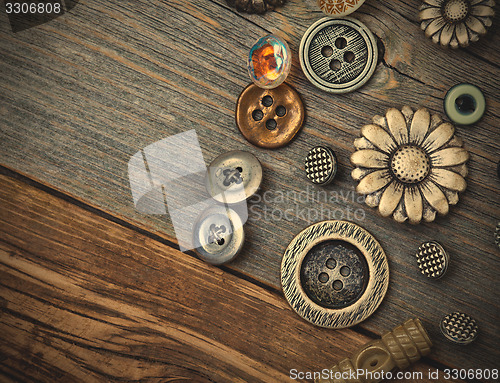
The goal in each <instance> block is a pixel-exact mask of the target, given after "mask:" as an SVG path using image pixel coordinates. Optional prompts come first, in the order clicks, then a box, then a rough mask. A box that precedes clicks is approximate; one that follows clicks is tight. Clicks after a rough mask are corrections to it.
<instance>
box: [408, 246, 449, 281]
mask: <svg viewBox="0 0 500 383" xmlns="http://www.w3.org/2000/svg"><path fill="white" fill-rule="evenodd" d="M416 257H417V264H418V268H419V269H420V271H421V272H422V274H424V275H425V276H426V277H429V278H433V279H439V278H441V277H442V276H443V275H444V274H445V273H446V270H448V264H449V263H450V256H449V255H448V253H447V252H446V250H445V249H443V246H441V245H440V244H439V243H437V242H436V241H429V242H425V243H422V244H421V245H420V246H419V247H418V250H417V254H416Z"/></svg>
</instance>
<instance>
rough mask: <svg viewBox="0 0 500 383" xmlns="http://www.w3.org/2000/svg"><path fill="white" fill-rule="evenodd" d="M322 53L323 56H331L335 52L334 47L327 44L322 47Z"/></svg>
mask: <svg viewBox="0 0 500 383" xmlns="http://www.w3.org/2000/svg"><path fill="white" fill-rule="evenodd" d="M321 54H322V55H323V57H330V56H331V55H332V54H333V48H332V47H331V46H330V45H325V46H324V47H323V48H321Z"/></svg>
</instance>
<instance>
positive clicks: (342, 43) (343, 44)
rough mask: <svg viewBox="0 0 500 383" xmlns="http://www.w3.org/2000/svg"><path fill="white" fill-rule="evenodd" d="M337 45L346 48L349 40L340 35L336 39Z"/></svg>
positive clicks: (339, 47)
mask: <svg viewBox="0 0 500 383" xmlns="http://www.w3.org/2000/svg"><path fill="white" fill-rule="evenodd" d="M335 46H336V47H337V48H338V49H344V48H345V47H346V46H347V40H346V39H345V38H343V37H339V38H338V39H337V40H335Z"/></svg>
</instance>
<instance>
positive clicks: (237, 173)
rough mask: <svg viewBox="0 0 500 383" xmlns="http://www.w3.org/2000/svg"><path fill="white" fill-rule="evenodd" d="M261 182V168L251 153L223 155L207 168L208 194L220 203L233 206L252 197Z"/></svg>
mask: <svg viewBox="0 0 500 383" xmlns="http://www.w3.org/2000/svg"><path fill="white" fill-rule="evenodd" d="M261 182H262V166H261V164H260V162H259V160H258V159H257V157H255V156H254V155H253V154H252V153H249V152H245V151H242V150H233V151H231V152H227V153H223V154H221V155H220V156H219V157H217V158H216V159H215V160H213V161H212V163H211V164H210V166H209V168H208V172H207V178H206V187H207V191H208V193H209V194H210V195H211V196H212V198H214V199H215V200H217V201H218V202H221V203H228V204H235V203H238V202H242V201H244V200H246V199H247V198H250V197H251V196H252V195H254V194H255V193H256V192H257V190H259V187H260V184H261Z"/></svg>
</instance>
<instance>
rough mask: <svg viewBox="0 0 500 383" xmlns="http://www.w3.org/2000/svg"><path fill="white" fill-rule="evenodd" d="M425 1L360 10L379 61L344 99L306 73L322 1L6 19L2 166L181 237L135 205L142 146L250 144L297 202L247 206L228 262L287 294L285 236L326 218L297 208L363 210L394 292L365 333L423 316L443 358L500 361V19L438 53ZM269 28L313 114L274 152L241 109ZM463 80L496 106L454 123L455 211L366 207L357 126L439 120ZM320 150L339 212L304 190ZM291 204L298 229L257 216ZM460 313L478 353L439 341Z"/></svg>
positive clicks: (216, 149)
mask: <svg viewBox="0 0 500 383" xmlns="http://www.w3.org/2000/svg"><path fill="white" fill-rule="evenodd" d="M418 5H419V2H418V1H409V2H403V1H394V2H377V1H370V0H369V1H367V2H366V4H365V5H364V6H363V8H361V9H360V11H359V12H357V13H356V14H354V16H355V17H357V18H359V19H360V20H362V21H363V22H365V23H366V24H367V25H368V26H369V27H370V28H371V29H372V31H373V32H374V33H375V34H376V35H377V36H378V37H379V39H380V40H381V42H382V44H383V46H384V48H385V53H384V55H383V58H382V60H381V63H379V65H378V67H377V71H376V73H375V75H374V77H373V78H372V79H371V80H370V81H369V82H368V84H367V85H366V86H365V87H363V88H361V89H360V90H359V91H358V92H354V93H352V94H348V95H342V96H332V95H329V94H326V93H323V92H321V91H319V90H317V89H316V88H314V87H313V86H312V85H311V84H310V83H308V81H307V80H306V79H305V77H304V75H303V74H302V72H301V70H300V65H299V63H298V59H297V49H298V46H299V43H300V38H301V36H302V34H303V33H304V31H305V30H306V29H307V27H308V26H309V25H310V24H311V23H312V22H313V21H314V20H316V19H318V18H319V17H321V15H322V14H321V12H320V11H319V10H317V8H316V5H315V3H314V2H313V1H309V2H301V1H298V0H296V1H289V3H288V4H287V5H286V6H285V7H283V8H281V9H279V10H278V11H277V12H271V13H267V14H265V15H264V16H258V15H240V14H237V13H235V12H233V10H231V9H229V8H228V7H227V6H226V4H225V2H224V1H223V0H218V1H215V2H212V1H203V0H196V1H192V2H188V3H186V2H184V1H169V2H165V1H152V2H151V1H124V2H123V1H120V2H118V1H110V2H105V3H102V2H98V1H86V2H84V3H81V4H79V5H78V6H77V7H75V8H74V9H73V10H72V11H71V12H70V13H68V14H66V15H64V16H62V17H60V18H58V19H56V20H54V21H52V22H50V23H48V24H45V25H43V26H40V27H37V28H33V29H30V30H27V31H23V32H20V33H17V34H13V33H12V32H11V31H10V29H9V26H8V24H7V18H6V16H5V15H4V14H2V15H0V37H1V38H0V50H1V52H2V55H1V57H0V73H2V78H1V80H0V87H1V92H0V139H1V142H2V150H1V151H0V163H3V164H5V165H6V166H8V167H11V168H13V169H16V170H17V171H19V172H22V173H25V174H27V175H29V176H31V177H34V178H36V179H38V180H40V181H41V182H43V183H46V184H49V185H52V186H53V187H55V188H57V189H60V190H62V191H63V192H65V193H68V194H71V195H73V196H75V197H77V198H79V199H81V200H84V201H86V202H88V203H90V204H92V205H96V206H99V207H101V208H103V209H105V210H107V211H110V212H112V213H113V214H116V215H117V216H120V217H123V218H125V219H127V220H129V221H131V222H133V223H134V224H137V225H139V226H141V227H144V228H146V229H148V230H150V231H152V232H155V233H157V234H160V235H162V236H164V237H166V238H169V239H172V240H173V239H174V232H173V228H172V225H171V223H170V220H169V219H168V218H165V217H157V216H145V215H143V214H140V213H138V212H137V211H136V210H135V209H134V206H133V203H132V198H131V194H130V190H129V183H128V178H127V161H128V159H129V158H130V157H131V156H132V155H133V154H134V153H135V152H136V151H137V150H139V149H141V148H143V147H145V146H147V145H148V144H151V143H153V142H155V141H157V140H159V139H162V138H164V137H166V136H168V135H172V134H176V133H179V132H183V131H186V130H189V129H192V128H196V130H197V133H198V135H199V137H200V144H201V147H202V151H203V154H204V157H205V161H206V162H207V163H209V162H210V161H211V160H213V159H214V158H215V157H216V156H217V155H219V154H220V153H222V152H224V151H226V150H228V149H243V150H249V151H251V152H252V153H254V154H255V155H256V156H257V157H258V158H259V159H260V160H261V162H262V163H263V166H264V176H265V181H264V183H263V186H262V191H261V196H264V195H266V196H268V197H269V195H270V194H272V195H274V196H275V197H279V194H285V195H286V194H287V193H288V197H289V198H288V199H287V200H284V201H279V200H274V201H267V202H262V203H253V204H252V210H251V214H250V218H251V220H250V222H249V223H248V225H247V226H246V233H247V238H248V239H247V242H246V246H245V249H244V250H243V252H242V254H241V255H240V256H239V258H238V259H237V260H236V261H235V262H234V263H232V264H231V265H230V266H229V267H230V268H233V269H235V270H238V271H239V272H242V273H243V274H246V275H250V276H252V277H254V278H256V279H258V280H260V281H262V282H263V283H266V284H268V285H270V286H273V287H275V288H279V287H280V286H279V269H280V261H281V256H282V253H283V251H284V249H285V248H286V246H287V244H288V242H289V241H290V240H291V239H292V238H293V236H294V235H295V234H296V233H298V232H299V231H300V230H301V229H302V228H304V227H305V226H306V225H308V224H309V223H311V222H314V221H317V220H320V219H324V218H326V216H327V214H323V215H322V216H318V217H314V216H313V217H310V218H308V217H304V216H303V215H302V214H300V211H301V210H303V209H309V210H313V211H317V210H321V209H323V211H333V212H337V215H336V218H349V217H348V216H347V214H348V212H349V211H358V216H356V217H351V220H353V221H355V222H358V223H359V224H361V225H362V226H363V227H365V228H366V229H368V230H369V231H370V232H371V233H372V234H374V235H375V237H376V238H377V239H378V240H379V241H380V242H381V244H382V246H383V247H384V249H385V250H386V252H387V255H388V257H389V261H390V267H391V285H390V288H389V293H388V295H387V297H386V299H385V301H384V302H383V304H382V306H381V307H380V308H379V310H378V311H377V312H376V313H375V314H374V315H373V316H372V317H371V318H370V319H369V320H367V321H366V322H364V323H363V325H362V326H363V327H364V328H366V329H369V330H371V331H374V332H377V333H380V332H381V331H383V330H384V329H389V328H392V327H393V326H395V325H397V324H398V323H399V322H401V321H402V320H403V319H405V318H406V317H407V316H408V315H418V316H421V317H422V318H423V320H424V322H425V323H426V325H427V327H428V328H430V329H431V330H432V331H431V333H432V335H433V338H434V339H435V340H436V344H437V345H436V351H435V353H434V355H435V358H436V359H437V360H439V361H442V362H444V363H448V364H452V365H456V366H463V367H467V368H479V367H491V366H492V365H493V364H494V363H496V362H498V352H497V351H496V345H497V344H498V326H497V325H496V323H497V318H498V303H499V302H498V294H496V290H497V288H498V285H497V282H496V280H497V275H498V249H496V247H495V245H494V243H493V240H492V235H493V230H494V226H495V225H496V223H497V222H498V220H499V217H500V205H499V201H498V197H497V195H498V190H499V186H500V183H499V181H498V179H497V177H496V162H497V161H498V159H499V158H498V157H499V144H498V143H499V142H500V134H499V132H498V127H497V124H498V122H497V121H498V106H499V105H500V102H499V101H500V100H499V97H498V91H497V90H498V88H499V85H500V83H499V76H498V67H499V64H500V57H499V55H500V53H499V52H498V51H497V49H495V47H497V46H498V43H499V37H498V34H497V33H495V32H496V30H497V28H498V23H499V20H498V16H497V17H496V19H495V25H494V26H493V28H492V30H491V31H490V33H489V34H488V35H487V36H486V37H483V38H481V40H480V41H479V42H478V43H477V44H476V45H475V46H472V47H470V48H468V49H465V50H459V51H449V50H443V49H441V48H440V47H438V46H435V45H434V44H433V43H432V42H431V41H430V40H428V39H426V38H425V36H424V35H423V33H422V32H421V31H420V29H419V26H418V22H417V21H416V19H417V8H418ZM267 32H280V33H281V34H283V35H284V36H285V38H286V39H287V41H288V42H289V44H290V47H291V49H292V51H293V53H294V59H293V67H292V71H291V75H290V77H289V79H288V80H287V81H288V82H289V83H290V84H292V85H293V86H295V87H296V89H297V90H298V91H299V92H300V93H301V95H302V97H303V100H304V103H305V105H306V108H307V120H306V123H305V126H304V128H303V130H302V132H301V133H299V135H298V137H297V138H296V140H295V141H293V142H292V144H291V145H289V146H287V147H285V148H282V149H279V150H275V151H267V150H261V149H258V148H255V147H252V146H251V145H250V144H248V143H247V142H246V141H245V140H244V139H243V137H242V136H241V135H240V134H239V132H238V130H237V128H236V126H235V123H234V112H233V111H234V107H235V102H236V99H237V97H238V95H239V93H240V92H241V90H242V89H243V88H244V86H246V84H247V83H248V82H249V79H248V75H247V73H246V67H245V57H246V54H247V52H248V50H249V48H250V47H251V45H252V44H253V42H254V41H255V40H256V39H257V38H258V37H260V36H262V35H263V34H265V33H267ZM465 80H466V81H471V82H474V83H476V84H477V85H479V86H480V87H481V88H482V89H483V90H484V92H485V94H486V97H487V101H488V105H489V108H488V111H487V113H486V115H485V117H484V118H483V119H482V121H481V122H480V123H479V124H477V126H475V127H470V128H458V133H459V135H460V136H461V137H462V138H463V139H464V142H465V146H466V147H467V148H468V149H469V150H470V152H471V161H470V163H469V176H468V184H469V186H468V189H467V191H466V193H465V194H464V195H462V196H461V201H460V202H459V204H458V206H455V207H453V208H452V209H451V212H450V214H449V215H448V216H447V217H445V218H440V219H438V220H437V221H436V222H435V223H431V224H422V225H419V226H417V227H413V226H409V225H400V224H397V223H396V222H393V221H392V220H390V219H383V218H380V217H378V216H377V214H376V212H375V211H374V210H372V209H370V208H368V207H366V206H365V205H364V204H363V203H361V202H360V201H359V199H358V196H357V195H356V194H355V193H354V187H355V182H354V181H353V180H352V179H351V178H350V170H351V169H352V167H351V165H350V163H349V156H350V154H351V153H352V151H353V145H352V142H353V140H354V138H355V137H357V136H358V135H359V128H360V127H361V126H362V125H363V124H365V123H368V122H369V121H370V119H371V116H373V115H374V114H383V113H384V111H385V109H386V108H388V107H390V106H396V107H401V106H403V105H405V104H408V105H410V106H412V107H414V108H416V107H417V106H419V105H425V106H426V107H428V108H429V109H430V110H432V111H433V112H438V113H442V97H443V96H444V94H445V92H446V90H447V89H448V88H449V87H450V86H452V85H454V84H455V83H458V82H462V81H465ZM319 143H323V144H328V145H330V146H331V147H333V148H334V149H335V151H336V153H337V156H338V159H339V163H340V172H339V175H338V178H337V180H336V181H335V183H334V184H333V185H331V186H329V187H328V188H326V189H324V190H326V191H327V192H328V195H329V196H330V197H332V198H333V199H334V201H333V202H332V201H330V202H324V201H316V200H310V199H309V200H306V201H305V200H304V198H303V194H302V195H301V194H300V193H301V192H303V191H304V190H308V191H309V193H317V192H318V191H319V190H323V189H320V188H317V187H313V186H311V185H310V184H309V183H308V181H307V180H306V179H305V177H304V174H303V164H302V161H303V158H304V156H305V154H306V153H307V151H308V149H309V148H310V147H311V146H313V145H316V144H319ZM341 193H342V194H341ZM254 201H255V200H254ZM290 207H291V208H293V209H298V212H299V213H298V214H297V213H294V214H293V215H294V217H293V219H292V220H291V221H288V220H273V219H271V220H268V221H265V222H263V220H262V219H260V220H259V219H257V218H258V216H259V214H260V215H263V212H264V209H271V211H272V209H278V210H280V211H283V210H284V209H288V208H290ZM341 213H342V214H343V216H342V215H341ZM361 214H364V216H361ZM429 239H436V240H438V241H440V242H441V243H442V244H443V245H444V246H445V248H446V249H447V250H448V251H449V252H450V254H451V256H452V267H451V269H450V271H449V274H448V275H447V276H446V277H445V278H444V279H443V280H442V281H439V282H437V283H435V282H429V281H427V280H425V279H424V277H423V276H422V275H420V274H419V272H418V270H417V268H416V264H415V260H414V257H413V254H414V252H415V251H416V249H417V247H418V245H419V244H420V243H421V242H423V241H425V240H429ZM454 310H462V311H467V312H469V313H471V314H475V315H476V316H477V317H478V319H479V323H480V325H481V329H482V334H481V337H480V338H479V340H478V342H477V343H476V344H475V345H473V346H471V348H466V349H459V348H455V347H452V346H449V345H447V344H446V343H445V342H444V339H443V338H442V337H440V336H439V335H438V334H437V326H438V323H439V320H440V318H441V317H442V316H444V315H445V314H447V313H448V312H450V311H454ZM323 346H325V347H326V345H323ZM471 353H472V354H474V356H473V357H470V356H469V354H471Z"/></svg>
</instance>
